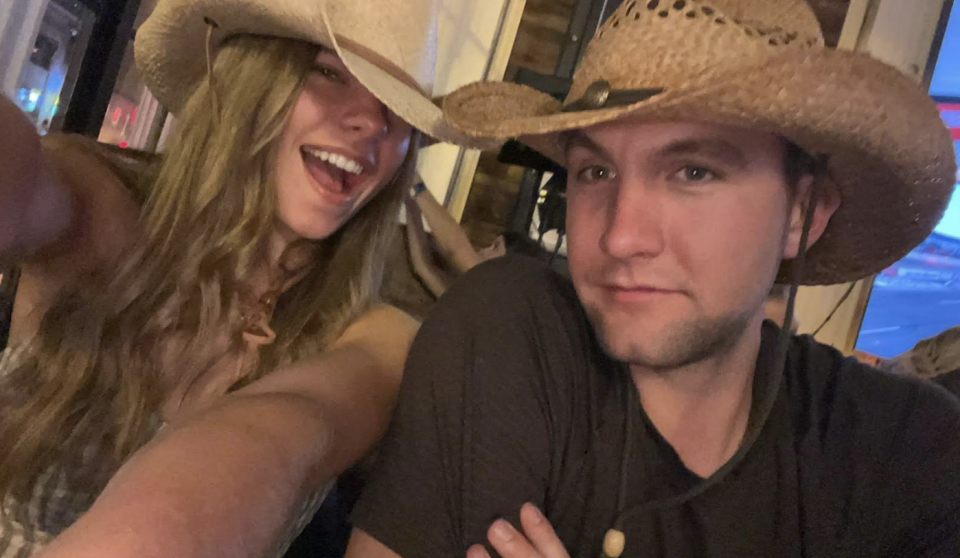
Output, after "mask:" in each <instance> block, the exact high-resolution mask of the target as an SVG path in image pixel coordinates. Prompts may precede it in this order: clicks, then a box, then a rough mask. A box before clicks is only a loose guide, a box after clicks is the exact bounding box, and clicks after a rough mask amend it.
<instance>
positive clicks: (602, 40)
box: [567, 0, 824, 104]
mask: <svg viewBox="0 0 960 558" xmlns="http://www.w3.org/2000/svg"><path fill="white" fill-rule="evenodd" d="M823 44H824V43H823V33H822V30H821V28H820V24H819V22H818V21H817V18H816V15H815V14H814V13H813V10H812V9H811V8H810V6H809V5H808V4H807V3H806V2H805V1H803V0H712V1H701V0H627V1H626V2H624V3H623V4H621V6H620V8H618V9H617V11H615V12H614V13H613V14H612V15H611V16H610V17H609V18H608V19H607V21H606V22H605V23H604V25H603V26H602V27H601V28H600V30H599V31H598V33H597V36H596V38H595V39H594V40H593V41H592V42H591V43H590V45H589V47H588V48H587V51H586V54H585V55H584V58H583V61H582V62H581V63H580V66H579V67H578V69H577V72H576V74H575V75H574V79H573V86H572V88H571V90H570V95H569V97H568V98H567V103H568V104H569V103H571V102H574V101H576V100H578V99H581V98H582V97H583V96H584V93H585V92H586V91H587V89H588V88H589V87H590V86H591V85H592V84H594V83H596V82H598V81H601V80H605V81H607V82H609V83H610V86H611V87H612V88H613V89H617V90H631V89H644V88H662V89H664V90H665V91H670V90H676V89H682V88H687V87H690V86H691V85H693V84H695V83H697V82H699V81H702V80H705V79H707V78H709V77H710V76H713V75H716V74H717V73H719V72H728V71H730V70H732V69H735V68H736V67H737V66H747V65H752V64H756V63H757V62H758V61H759V60H762V59H764V58H769V57H772V56H775V55H777V54H779V53H781V52H782V51H783V49H787V48H790V49H796V48H822V47H823Z"/></svg>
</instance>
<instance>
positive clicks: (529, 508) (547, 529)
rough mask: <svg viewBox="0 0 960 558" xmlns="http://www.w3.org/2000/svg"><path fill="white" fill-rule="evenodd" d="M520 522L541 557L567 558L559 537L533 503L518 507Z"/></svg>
mask: <svg viewBox="0 0 960 558" xmlns="http://www.w3.org/2000/svg"><path fill="white" fill-rule="evenodd" d="M520 524H521V525H522V526H523V531H524V532H525V533H526V534H527V538H528V539H530V542H532V543H533V546H534V547H536V549H537V551H538V552H539V553H540V556H543V558H569V555H568V554H567V551H566V549H565V548H564V547H563V543H562V542H561V541H560V537H558V536H557V533H556V532H555V531H554V530H553V526H552V525H550V522H549V521H547V518H546V517H544V515H543V514H542V513H541V512H540V510H539V509H537V506H535V505H533V504H529V503H528V504H524V506H523V508H521V509H520Z"/></svg>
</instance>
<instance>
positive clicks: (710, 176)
mask: <svg viewBox="0 0 960 558" xmlns="http://www.w3.org/2000/svg"><path fill="white" fill-rule="evenodd" d="M673 177H674V178H676V179H678V180H682V181H684V182H706V181H708V180H716V179H717V174H716V173H715V172H713V171H712V170H710V169H708V168H706V167H701V166H698V165H687V166H685V167H683V168H682V169H680V170H679V171H677V173H676V174H674V175H673Z"/></svg>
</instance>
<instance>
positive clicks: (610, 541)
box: [600, 161, 826, 558]
mask: <svg viewBox="0 0 960 558" xmlns="http://www.w3.org/2000/svg"><path fill="white" fill-rule="evenodd" d="M821 163H823V161H821ZM820 167H821V168H820V169H818V170H820V171H823V170H825V168H826V165H824V164H821V165H820ZM814 184H816V183H814ZM818 198H819V190H818V189H817V188H816V186H815V185H814V187H812V188H811V190H810V200H809V204H808V206H807V212H806V215H805V217H804V221H803V231H802V232H801V234H800V246H799V250H798V252H797V257H796V258H794V260H793V262H792V263H791V266H790V275H791V282H790V297H789V298H788V300H787V311H786V314H785V315H784V317H783V324H781V328H780V333H779V334H778V335H777V346H776V352H775V353H774V360H773V362H774V366H775V368H774V370H773V376H772V378H771V381H770V382H768V384H767V389H766V393H765V394H764V397H763V398H761V400H760V407H759V408H758V409H757V410H756V411H757V414H756V415H755V417H756V420H755V421H751V423H752V424H753V425H754V427H753V428H750V427H749V426H748V428H747V432H746V434H745V435H744V439H743V442H741V443H740V447H739V448H738V449H737V452H736V453H735V454H734V455H733V457H731V458H730V460H729V461H727V462H726V463H725V464H723V466H722V467H720V468H719V469H718V470H717V471H716V472H715V473H714V474H713V475H711V476H710V477H709V478H707V479H705V480H704V481H703V482H701V483H699V484H698V485H696V486H694V487H692V488H690V489H689V490H687V491H686V492H683V493H681V494H679V495H677V496H673V497H671V498H664V499H662V500H655V501H653V502H650V503H646V504H642V505H638V506H631V507H629V508H628V507H627V505H626V504H627V480H628V477H629V474H628V473H629V471H628V467H629V464H630V458H631V454H632V453H633V445H634V440H633V427H632V422H631V420H630V417H631V416H632V415H633V412H632V411H633V406H634V405H635V404H636V401H635V399H636V398H635V397H633V394H632V393H631V391H630V389H629V387H628V388H627V389H625V390H624V391H623V393H624V399H625V402H626V409H627V420H626V427H625V428H624V443H623V448H624V451H623V457H622V458H621V462H620V493H619V495H618V497H617V516H616V518H615V519H614V521H613V526H612V527H611V528H610V529H609V530H608V531H607V533H606V535H605V536H604V537H603V549H602V550H601V554H600V556H601V558H620V556H622V555H623V551H624V549H625V548H626V534H625V533H624V524H625V523H626V522H627V521H628V520H630V519H633V518H635V517H637V516H639V515H641V514H644V513H650V512H654V511H657V510H662V509H665V508H670V507H674V506H679V505H681V504H683V503H685V502H688V501H690V500H692V499H694V498H696V497H697V496H699V495H701V494H703V493H704V492H706V491H707V490H708V489H710V488H711V487H713V486H714V485H716V484H719V483H720V481H722V480H723V479H724V478H725V477H726V476H727V475H728V474H729V473H730V471H732V470H733V469H734V468H735V467H737V466H738V465H740V463H742V462H743V460H744V458H745V457H746V455H747V452H749V451H750V448H752V447H753V445H754V443H756V441H757V438H759V437H760V432H761V431H762V430H763V426H764V424H766V422H767V419H768V418H769V417H770V413H771V412H772V411H773V405H774V403H775V401H776V399H777V393H778V392H779V391H780V384H781V383H782V380H783V372H784V369H785V368H786V364H787V350H788V349H789V348H790V336H791V332H790V327H789V325H790V324H791V323H793V314H794V305H795V304H796V301H797V290H798V289H799V287H800V282H801V281H802V279H803V271H804V265H805V260H806V253H807V244H808V241H809V237H810V228H811V227H812V226H813V217H814V215H815V214H816V210H817V203H818Z"/></svg>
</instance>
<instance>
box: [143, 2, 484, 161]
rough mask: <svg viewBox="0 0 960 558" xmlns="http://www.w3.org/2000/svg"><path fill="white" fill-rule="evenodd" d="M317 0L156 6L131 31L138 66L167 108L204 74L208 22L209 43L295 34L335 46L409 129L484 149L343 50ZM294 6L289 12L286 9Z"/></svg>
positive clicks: (419, 95)
mask: <svg viewBox="0 0 960 558" xmlns="http://www.w3.org/2000/svg"><path fill="white" fill-rule="evenodd" d="M326 5H327V3H326V2H325V1H323V0H320V1H317V2H308V3H299V2H298V3H295V4H290V6H289V7H287V8H284V6H283V5H280V4H278V5H277V6H274V7H271V8H270V9H266V8H265V7H264V4H263V0H189V1H187V0H184V1H178V2H172V1H171V2H164V3H160V4H159V5H158V6H157V8H156V10H155V12H154V13H153V14H152V15H151V17H150V18H148V19H147V20H146V21H145V22H144V24H143V25H142V26H141V27H140V29H139V30H138V31H137V37H136V41H135V43H134V48H135V55H136V60H137V66H138V68H139V69H140V72H141V75H142V76H143V79H144V81H145V82H146V83H147V86H148V87H149V88H150V90H151V92H152V93H153V95H154V96H155V97H156V98H157V100H159V101H160V103H161V104H162V105H163V106H164V107H166V108H167V109H168V110H170V111H171V112H173V113H175V114H176V113H178V112H179V111H180V110H181V109H182V107H183V106H184V105H185V104H186V101H187V98H188V97H189V95H190V94H191V93H192V92H193V91H194V89H195V88H196V86H197V84H198V83H199V82H200V80H202V79H204V78H205V76H206V72H207V67H206V57H205V56H204V52H205V50H206V48H207V32H208V24H207V23H206V21H212V22H215V24H216V27H215V28H214V29H213V30H212V33H213V36H212V45H213V47H214V48H217V47H218V46H219V45H220V44H222V43H223V41H225V40H227V39H228V38H230V37H232V36H235V35H242V34H250V35H261V36H272V37H282V38H289V39H297V40H301V41H306V42H310V43H313V44H316V45H322V46H325V47H328V48H330V49H335V50H336V51H337V52H338V54H339V55H340V56H341V58H342V59H343V62H344V64H345V65H346V67H347V68H348V69H349V70H350V72H351V73H352V74H353V75H354V76H355V77H356V78H357V80H358V81H360V83H362V84H363V85H364V86H365V87H366V88H367V89H369V90H370V92H371V93H373V95H374V96H376V97H377V98H378V99H380V101H381V102H383V104H384V105H385V106H387V108H389V109H390V110H391V111H393V112H394V113H396V114H397V115H398V116H399V117H400V118H402V119H403V120H404V121H406V122H407V123H409V124H410V125H411V126H413V127H415V128H417V129H418V130H420V131H422V132H423V133H424V134H426V135H428V136H430V137H432V138H434V139H435V140H437V141H440V142H450V143H456V144H459V145H463V146H465V147H475V148H489V147H491V146H494V145H495V142H491V141H490V140H489V139H486V138H483V137H479V136H476V135H468V134H463V133H462V132H460V131H459V130H457V129H455V128H453V127H451V126H450V125H449V124H447V123H446V121H445V120H444V117H443V114H442V111H441V110H440V108H439V107H438V106H437V105H436V104H435V103H434V102H433V100H432V99H431V98H430V97H429V95H428V94H427V92H423V91H420V90H418V89H417V88H415V87H414V86H412V85H411V84H409V83H406V82H405V81H404V80H403V79H400V78H398V77H397V76H395V75H394V73H392V72H390V71H388V70H386V69H384V68H383V67H382V66H381V65H378V63H379V62H380V61H377V62H378V63H374V62H372V61H370V60H367V59H366V58H365V57H364V56H362V55H360V54H356V53H354V52H351V51H350V50H348V49H346V48H343V47H342V46H341V45H340V44H339V41H338V40H337V36H338V33H337V29H338V28H339V27H338V25H340V24H342V22H337V21H336V19H335V18H333V19H332V18H331V17H330V15H329V14H327V10H326ZM292 10H295V12H296V13H290V12H291V11H292Z"/></svg>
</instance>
